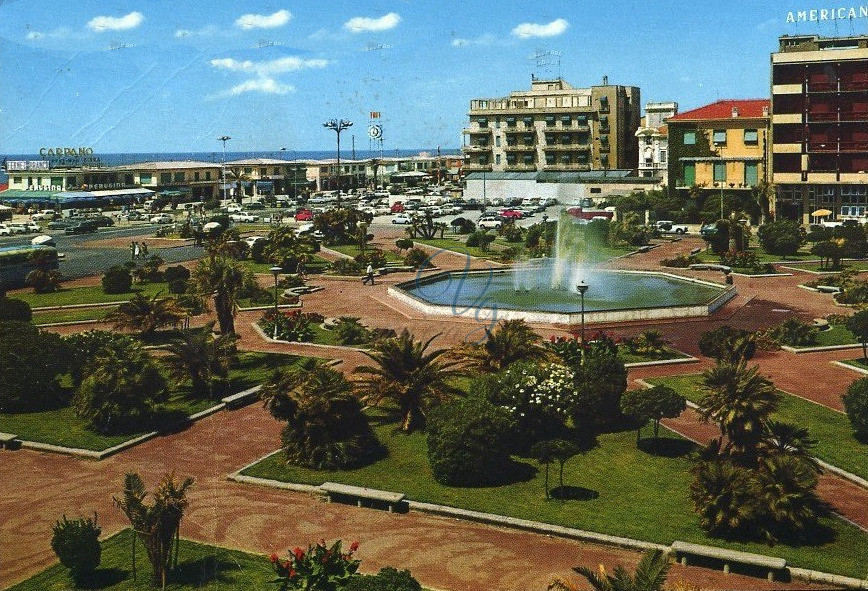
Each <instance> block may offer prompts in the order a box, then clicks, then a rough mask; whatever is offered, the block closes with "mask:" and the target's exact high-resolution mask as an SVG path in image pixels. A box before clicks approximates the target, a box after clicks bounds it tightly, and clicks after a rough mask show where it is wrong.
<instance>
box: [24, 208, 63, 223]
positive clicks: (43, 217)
mask: <svg viewBox="0 0 868 591" xmlns="http://www.w3.org/2000/svg"><path fill="white" fill-rule="evenodd" d="M56 217H57V213H56V212H55V211H54V210H53V209H43V210H42V211H40V212H39V213H34V214H33V215H32V216H30V219H32V220H34V221H37V222H50V221H51V220H53V219H54V218H56Z"/></svg>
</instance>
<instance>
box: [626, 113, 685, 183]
mask: <svg viewBox="0 0 868 591" xmlns="http://www.w3.org/2000/svg"><path fill="white" fill-rule="evenodd" d="M677 113H678V103H674V102H667V103H648V104H646V105H645V117H643V118H642V122H641V124H640V126H639V129H637V130H636V138H637V141H638V142H639V167H638V174H639V176H641V177H657V178H659V179H660V182H661V184H664V185H668V184H669V183H668V178H669V175H668V174H667V171H668V156H669V128H668V127H667V125H666V119H668V118H669V117H673V116H674V115H675V114H677Z"/></svg>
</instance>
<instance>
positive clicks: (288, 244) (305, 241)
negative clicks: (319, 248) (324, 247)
mask: <svg viewBox="0 0 868 591" xmlns="http://www.w3.org/2000/svg"><path fill="white" fill-rule="evenodd" d="M315 250H316V247H315V246H314V242H313V238H312V237H311V235H310V234H303V235H302V236H296V234H295V230H293V229H292V228H290V227H287V226H279V227H277V228H275V229H273V230H271V231H270V232H269V233H268V240H267V241H266V243H265V247H264V248H263V249H262V256H263V257H264V258H265V259H266V260H267V261H268V262H270V263H271V264H273V265H280V266H281V267H283V269H284V271H286V272H291V271H292V270H293V267H296V268H297V265H298V260H299V258H301V256H302V255H304V256H307V255H310V254H312V253H313V252H314V251H315Z"/></svg>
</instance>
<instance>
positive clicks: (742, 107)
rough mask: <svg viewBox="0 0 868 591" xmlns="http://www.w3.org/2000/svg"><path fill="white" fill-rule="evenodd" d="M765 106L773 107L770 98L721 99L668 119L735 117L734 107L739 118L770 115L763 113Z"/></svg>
mask: <svg viewBox="0 0 868 591" xmlns="http://www.w3.org/2000/svg"><path fill="white" fill-rule="evenodd" d="M763 107H765V108H766V109H767V110H769V109H771V101H769V99H728V100H721V101H717V102H715V103H711V104H710V105H705V106H704V107H698V108H696V109H693V110H691V111H684V112H683V113H679V114H677V115H675V116H674V117H669V118H668V119H667V121H707V120H709V119H733V116H732V110H733V108H736V109H738V118H740V119H741V118H748V119H750V118H756V117H768V111H767V112H766V114H763Z"/></svg>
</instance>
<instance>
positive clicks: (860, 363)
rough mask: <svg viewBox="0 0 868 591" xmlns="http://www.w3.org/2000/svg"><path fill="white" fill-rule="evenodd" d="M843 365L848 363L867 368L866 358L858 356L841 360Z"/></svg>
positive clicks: (867, 361) (859, 367)
mask: <svg viewBox="0 0 868 591" xmlns="http://www.w3.org/2000/svg"><path fill="white" fill-rule="evenodd" d="M841 363H843V364H844V365H850V366H852V367H856V368H858V369H868V360H866V359H865V358H863V357H859V358H858V359H845V360H843V361H841Z"/></svg>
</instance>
